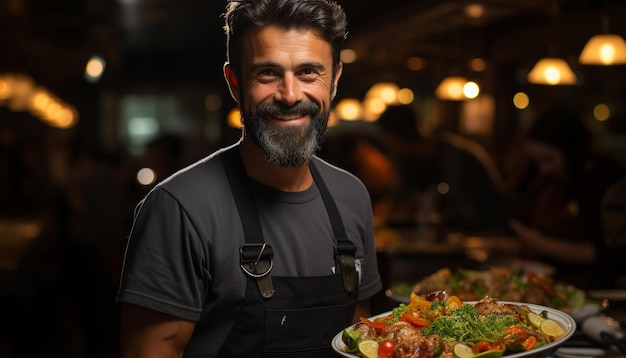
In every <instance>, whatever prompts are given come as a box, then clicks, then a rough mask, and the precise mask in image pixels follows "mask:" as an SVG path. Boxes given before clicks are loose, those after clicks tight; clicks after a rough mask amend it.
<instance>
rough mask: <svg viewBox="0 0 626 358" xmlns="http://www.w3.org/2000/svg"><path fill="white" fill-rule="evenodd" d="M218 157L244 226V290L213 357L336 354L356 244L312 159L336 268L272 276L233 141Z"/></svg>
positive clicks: (348, 305) (350, 294) (352, 299)
mask: <svg viewBox="0 0 626 358" xmlns="http://www.w3.org/2000/svg"><path fill="white" fill-rule="evenodd" d="M222 155H223V157H222V162H223V163H224V167H225V169H226V173H227V175H228V180H229V183H230V186H231V191H232V193H233V196H234V197H235V201H236V203H237V210H238V211H239V216H240V218H241V222H242V225H243V229H244V234H245V239H246V244H244V245H243V246H242V247H241V249H240V254H241V267H242V274H245V275H246V276H247V286H246V295H245V297H244V300H243V302H242V303H241V305H240V308H239V314H238V316H237V319H236V320H235V323H234V326H233V328H232V330H231V332H230V334H229V336H228V338H227V339H226V341H225V342H224V344H223V346H222V348H221V350H220V352H219V353H218V357H233V358H239V357H264V358H265V357H294V358H295V357H301V358H308V357H318V358H324V357H337V354H336V353H335V352H334V351H333V350H332V349H331V340H332V338H333V337H334V336H335V335H336V334H337V333H338V332H340V331H341V330H343V329H344V328H345V327H347V326H348V325H350V324H351V322H352V317H353V315H354V309H355V305H356V299H357V293H358V287H357V285H358V278H357V274H356V270H355V268H354V253H355V251H356V246H354V244H352V243H351V242H350V241H349V240H348V239H347V235H346V232H345V228H344V226H343V222H342V220H341V217H340V215H339V211H338V210H337V207H336V205H335V202H334V200H333V199H332V197H331V195H330V192H329V191H328V188H327V187H326V185H325V183H324V182H323V180H322V178H321V176H320V174H319V172H318V171H317V168H315V164H314V163H313V162H311V164H310V169H311V173H312V174H313V179H314V180H315V183H316V184H317V186H318V188H319V190H320V193H321V195H322V199H323V201H324V204H325V206H326V210H327V212H328V215H329V218H330V221H331V225H332V228H333V234H334V242H335V256H336V260H335V261H336V265H335V267H336V271H337V272H336V273H335V274H332V275H328V276H310V277H275V276H272V275H271V267H272V263H273V262H272V260H273V252H272V249H271V247H270V246H269V245H267V244H266V243H265V240H264V239H263V233H262V231H261V224H260V220H259V216H258V213H257V209H256V205H255V201H254V196H253V193H252V191H251V189H250V188H251V185H250V184H249V183H248V180H249V179H248V177H247V174H246V172H245V169H244V166H243V162H242V159H241V155H240V154H239V149H238V148H237V147H235V148H232V149H230V150H228V151H226V152H224V153H223V154H222Z"/></svg>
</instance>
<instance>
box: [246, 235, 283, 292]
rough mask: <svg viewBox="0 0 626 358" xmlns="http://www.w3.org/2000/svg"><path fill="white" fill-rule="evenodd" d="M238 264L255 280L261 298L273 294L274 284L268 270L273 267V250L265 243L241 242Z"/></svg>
mask: <svg viewBox="0 0 626 358" xmlns="http://www.w3.org/2000/svg"><path fill="white" fill-rule="evenodd" d="M239 254H240V266H241V269H242V270H243V272H245V273H246V275H248V276H250V277H251V278H253V279H254V280H255V282H256V285H257V288H258V289H259V293H260V294H261V296H262V297H263V298H271V297H272V296H273V295H274V292H275V291H274V285H273V284H272V278H271V276H270V271H272V267H274V251H272V247H271V246H270V245H268V244H267V243H265V242H264V243H262V244H243V245H241V247H240V248H239Z"/></svg>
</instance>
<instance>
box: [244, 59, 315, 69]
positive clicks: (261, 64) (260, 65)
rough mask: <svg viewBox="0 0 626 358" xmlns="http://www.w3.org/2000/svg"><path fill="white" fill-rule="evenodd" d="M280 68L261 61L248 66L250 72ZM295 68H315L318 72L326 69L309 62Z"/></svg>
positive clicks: (277, 65)
mask: <svg viewBox="0 0 626 358" xmlns="http://www.w3.org/2000/svg"><path fill="white" fill-rule="evenodd" d="M281 67H282V66H280V65H279V64H278V63H276V62H272V61H263V62H257V63H253V64H252V65H250V70H252V71H254V70H257V69H259V68H281ZM297 68H316V69H318V70H325V69H326V67H325V66H324V65H323V64H322V63H321V62H317V61H310V62H303V63H300V64H298V66H297Z"/></svg>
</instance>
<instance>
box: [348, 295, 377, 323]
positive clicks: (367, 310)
mask: <svg viewBox="0 0 626 358" xmlns="http://www.w3.org/2000/svg"><path fill="white" fill-rule="evenodd" d="M371 315H372V309H371V305H370V300H369V298H368V299H365V300H361V301H358V302H357V303H356V309H355V310H354V317H353V318H352V323H357V322H359V321H360V318H361V317H365V318H368V317H370V316H371Z"/></svg>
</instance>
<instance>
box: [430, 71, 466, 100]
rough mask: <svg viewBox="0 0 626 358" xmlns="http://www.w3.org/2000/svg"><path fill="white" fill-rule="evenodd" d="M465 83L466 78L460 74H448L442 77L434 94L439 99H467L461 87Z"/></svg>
mask: <svg viewBox="0 0 626 358" xmlns="http://www.w3.org/2000/svg"><path fill="white" fill-rule="evenodd" d="M466 83H467V78H465V77H461V76H449V77H446V78H444V79H443V81H441V83H440V84H439V86H437V89H436V90H435V96H437V98H439V99H445V100H450V101H461V100H464V99H467V97H465V94H464V93H463V88H464V86H465V84H466Z"/></svg>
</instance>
